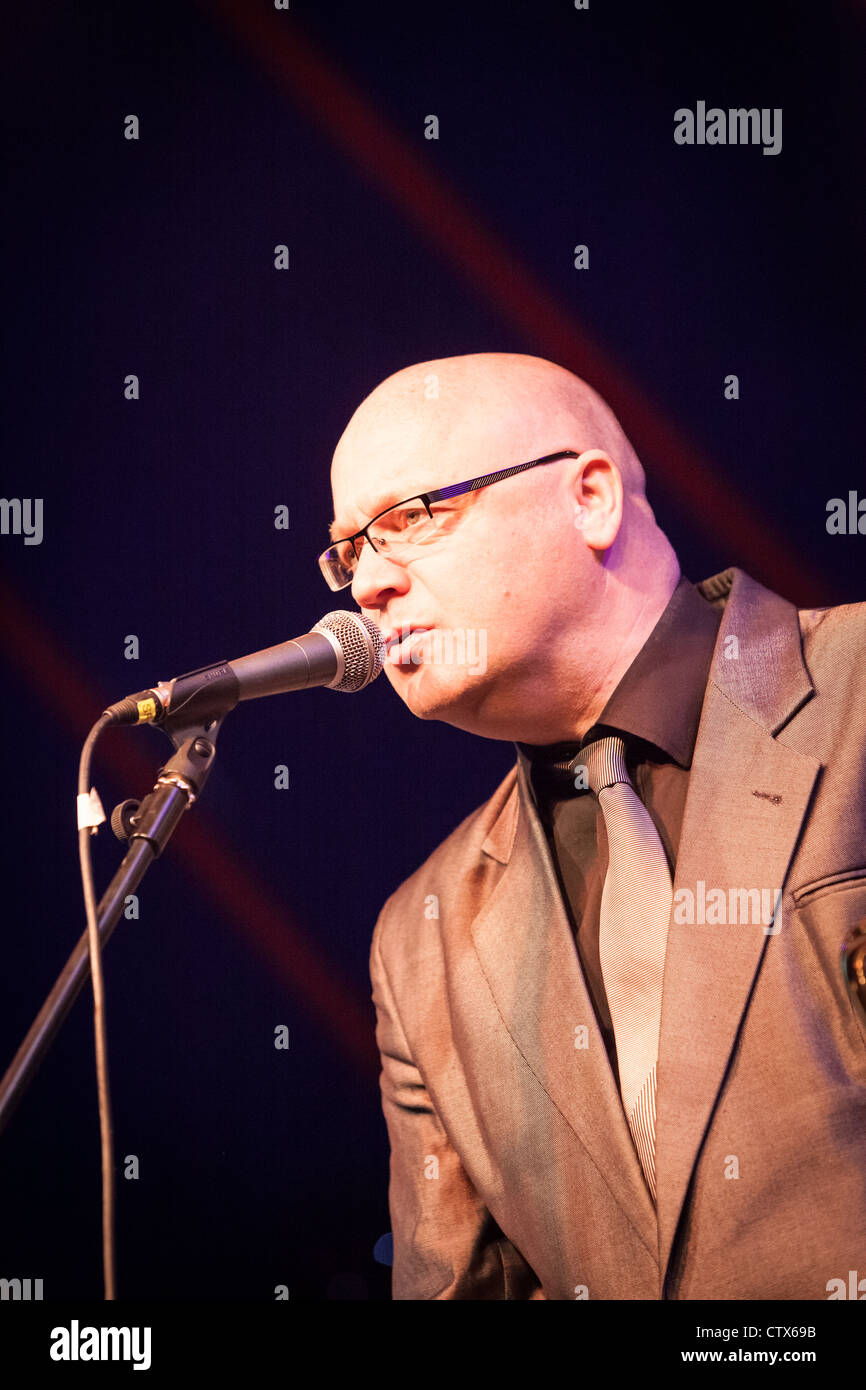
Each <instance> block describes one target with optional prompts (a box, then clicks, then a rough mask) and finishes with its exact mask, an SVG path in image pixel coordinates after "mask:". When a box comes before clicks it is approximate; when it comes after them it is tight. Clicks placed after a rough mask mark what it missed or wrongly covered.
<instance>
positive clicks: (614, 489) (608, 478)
mask: <svg viewBox="0 0 866 1390" xmlns="http://www.w3.org/2000/svg"><path fill="white" fill-rule="evenodd" d="M571 473H572V477H571V496H572V502H573V506H574V524H575V527H576V528H577V530H579V531H580V532H582V534H583V538H584V540H585V541H586V544H587V545H588V546H589V548H590V549H591V550H609V549H610V547H611V546H612V545H613V543H614V541H615V540H616V538H617V534H618V532H619V528H620V525H621V523H622V506H623V486H622V475H621V473H620V471H619V468H618V467H617V465H616V464H615V463H614V461H613V459H612V458H611V456H610V454H608V453H605V451H604V449H585V450H584V451H583V453H582V454H581V455H580V456H579V457H578V458H576V459H575V460H574V462H573V463H572V465H571Z"/></svg>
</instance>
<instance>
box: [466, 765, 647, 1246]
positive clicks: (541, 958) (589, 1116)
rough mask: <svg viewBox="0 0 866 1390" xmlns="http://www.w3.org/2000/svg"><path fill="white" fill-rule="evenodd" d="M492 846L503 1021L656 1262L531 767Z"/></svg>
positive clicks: (495, 985)
mask: <svg viewBox="0 0 866 1390" xmlns="http://www.w3.org/2000/svg"><path fill="white" fill-rule="evenodd" d="M483 849H484V851H485V852H486V853H487V854H490V855H492V857H493V858H495V859H498V860H499V861H500V862H501V863H504V864H505V865H506V869H505V872H504V873H503V874H502V875H501V877H500V879H499V882H498V884H497V885H496V888H495V889H494V891H493V893H492V894H491V896H490V898H489V899H488V901H487V903H486V904H485V906H484V907H483V908H482V910H481V912H480V913H479V914H478V916H477V917H476V918H475V920H474V921H473V922H472V926H471V930H472V937H473V940H474V943H475V949H476V951H477V954H478V957H479V960H480V963H481V967H482V969H483V971H484V974H485V976H486V978H487V981H488V984H489V986H490V989H491V992H492V994H493V997H494V999H495V1001H496V1005H497V1008H498V1010H499V1013H500V1015H501V1017H502V1021H503V1023H504V1025H505V1028H506V1029H507V1030H508V1032H509V1034H510V1036H511V1038H512V1039H513V1041H514V1043H515V1045H516V1046H517V1048H518V1049H519V1051H520V1053H521V1055H522V1056H523V1058H524V1059H525V1061H526V1062H527V1064H528V1066H529V1067H530V1068H531V1070H532V1072H533V1074H534V1076H535V1077H536V1079H537V1080H538V1082H539V1083H540V1084H541V1086H542V1087H543V1088H544V1089H545V1091H546V1092H547V1094H548V1096H549V1097H550V1099H551V1102H552V1103H553V1104H554V1105H555V1106H556V1108H557V1109H558V1110H559V1111H560V1113H561V1114H562V1115H563V1116H564V1117H565V1119H566V1121H567V1122H568V1124H569V1125H570V1126H571V1128H572V1130H573V1131H574V1133H575V1135H576V1136H577V1138H578V1140H579V1141H580V1144H581V1145H582V1147H583V1148H584V1150H585V1151H586V1153H587V1154H588V1155H589V1157H590V1159H591V1160H592V1162H593V1163H594V1164H595V1166H596V1168H597V1169H598V1170H599V1172H600V1173H602V1174H603V1175H604V1177H605V1180H606V1182H607V1184H608V1187H609V1188H610V1191H611V1193H612V1195H613V1197H614V1198H615V1200H616V1201H617V1202H618V1203H619V1205H620V1207H621V1208H622V1209H623V1211H624V1212H625V1213H626V1215H627V1216H628V1219H629V1220H630V1221H631V1223H632V1225H633V1226H634V1227H635V1229H636V1231H637V1232H638V1234H639V1236H640V1238H641V1240H642V1241H643V1242H644V1244H645V1245H646V1247H647V1249H648V1250H649V1251H650V1252H651V1254H652V1256H653V1258H654V1259H655V1258H656V1255H657V1249H658V1232H657V1223H656V1216H655V1211H654V1209H653V1204H652V1200H651V1198H650V1195H649V1193H648V1191H647V1188H646V1184H645V1183H644V1179H643V1175H642V1173H641V1169H640V1164H639V1162H638V1159H637V1155H636V1154H635V1151H634V1146H633V1144H632V1140H631V1135H630V1134H629V1130H628V1126H627V1124H626V1120H625V1115H624V1113H623V1109H622V1104H621V1101H620V1096H619V1091H618V1089H617V1086H616V1083H615V1080H614V1077H613V1073H612V1072H611V1069H610V1064H609V1062H608V1059H607V1052H606V1050H605V1046H604V1040H603V1038H602V1036H601V1032H600V1030H599V1028H598V1025H597V1023H596V1020H595V1013H594V1010H593V1007H592V1003H591V1001H590V998H589V994H588V992H587V989H586V985H585V983H584V979H583V974H582V971H581V969H580V963H579V959H578V956H577V950H576V947H575V944H574V939H573V936H572V931H571V925H570V923H569V920H568V917H567V915H566V911H565V907H564V905H563V901H562V896H561V891H560V888H559V883H558V881H557V877H556V871H555V868H554V866H553V862H552V858H551V853H550V848H549V846H548V843H547V837H546V835H545V832H544V827H543V825H542V824H541V821H540V819H539V816H538V812H537V810H536V807H535V804H534V800H533V797H532V792H531V788H530V787H529V785H528V781H527V777H526V772H525V769H524V768H523V767H522V766H518V770H517V781H516V785H515V786H514V788H513V790H512V793H511V796H510V797H509V798H508V800H507V801H506V803H505V805H504V807H503V809H502V812H501V814H500V816H499V817H498V819H497V821H496V822H495V823H494V826H493V827H492V829H491V831H490V833H489V835H488V837H487V839H486V841H485V843H484V845H483ZM580 1026H583V1027H585V1028H586V1030H587V1039H588V1046H586V1047H584V1048H580V1049H578V1048H575V1031H574V1030H575V1027H580ZM575 1200H576V1201H577V1200H579V1189H578V1188H577V1187H576V1188H575Z"/></svg>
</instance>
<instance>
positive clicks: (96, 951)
mask: <svg viewBox="0 0 866 1390" xmlns="http://www.w3.org/2000/svg"><path fill="white" fill-rule="evenodd" d="M113 723H115V719H114V718H113V716H112V715H110V714H103V715H102V716H101V717H100V718H99V719H98V720H97V721H96V723H95V724H94V726H93V728H92V729H91V730H90V733H89V734H88V735H87V738H86V739H85V741H84V747H83V748H82V750H81V760H80V762H79V765H78V795H79V798H80V797H82V796H85V797H88V798H89V796H90V763H91V759H92V757H93V750H94V748H95V747H96V741H97V739H98V738H99V736H100V734H101V733H102V731H103V729H105V728H106V727H107V726H108V725H109V724H113ZM78 806H79V830H78V858H79V862H80V865H81V887H82V891H83V893H84V909H85V912H86V914H87V937H88V946H89V954H90V975H91V979H92V981H93V1034H94V1041H95V1045H96V1083H97V1090H98V1094H99V1135H100V1143H101V1151H102V1264H103V1278H104V1284H105V1298H106V1299H107V1300H109V1299H114V1298H115V1297H116V1294H115V1271H114V1136H113V1131H112V1124H111V1099H110V1095H109V1090H108V1054H107V1048H106V1042H105V995H104V991H103V984H102V956H101V953H100V948H99V927H98V923H97V919H96V893H95V891H94V886H93V863H92V859H91V853H90V839H91V835H92V834H93V833H95V829H96V827H93V826H90V825H81V824H80V821H81V802H80V800H79V802H78Z"/></svg>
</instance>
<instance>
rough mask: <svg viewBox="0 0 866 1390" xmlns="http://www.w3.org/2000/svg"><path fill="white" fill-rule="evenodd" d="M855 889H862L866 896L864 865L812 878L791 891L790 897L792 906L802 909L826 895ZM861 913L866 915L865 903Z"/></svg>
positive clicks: (865, 868)
mask: <svg viewBox="0 0 866 1390" xmlns="http://www.w3.org/2000/svg"><path fill="white" fill-rule="evenodd" d="M857 888H860V889H862V890H863V892H864V894H866V864H861V865H860V866H859V868H856V869H842V870H840V871H839V872H838V873H835V874H824V875H823V877H821V878H813V879H811V880H810V881H809V882H808V883H804V884H803V885H802V886H801V887H800V888H794V889H792V892H791V896H792V898H793V899H794V906H795V907H802V906H803V905H804V904H805V903H812V902H814V901H815V900H816V899H817V898H819V897H823V895H824V894H826V893H835V892H838V891H842V890H851V889H854V890H856V889H857ZM863 912H864V915H866V901H864V903H863Z"/></svg>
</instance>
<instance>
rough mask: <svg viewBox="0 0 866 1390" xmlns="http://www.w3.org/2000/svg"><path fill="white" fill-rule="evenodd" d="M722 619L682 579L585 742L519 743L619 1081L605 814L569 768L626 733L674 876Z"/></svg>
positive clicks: (631, 766)
mask: <svg viewBox="0 0 866 1390" xmlns="http://www.w3.org/2000/svg"><path fill="white" fill-rule="evenodd" d="M720 622H721V608H714V607H713V605H712V604H711V603H709V602H708V600H707V599H705V598H703V597H702V596H701V594H700V593H699V592H698V590H697V589H696V588H695V586H694V585H693V584H692V583H691V581H690V580H688V579H686V578H685V577H684V576H681V577H680V580H679V583H678V584H677V587H676V589H675V590H674V592H673V594H672V595H671V598H670V601H669V603H668V605H667V607H666V608H665V610H664V612H663V613H662V615H661V617H660V618H659V620H658V622H657V623H656V625H655V627H654V628H653V630H652V632H651V633H650V635H649V637H648V638H647V640H646V642H645V643H644V645H643V646H642V647H641V649H640V651H639V652H638V654H637V656H636V657H635V658H634V660H633V662H632V663H631V665H630V666H629V668H628V670H627V671H626V672H625V674H624V675H623V677H622V679H621V680H620V682H619V685H618V686H617V687H616V689H615V690H614V692H613V694H612V695H611V696H610V699H609V700H608V702H607V704H606V705H605V707H604V709H603V711H602V713H601V715H600V716H599V719H598V721H597V723H596V724H594V725H593V727H592V728H591V729H588V730H587V732H586V734H585V736H584V738H583V739H582V740H581V741H580V742H572V743H557V744H547V745H544V746H541V745H535V744H526V743H518V744H516V745H515V746H516V748H517V756H518V759H520V760H521V761H522V762H523V764H524V766H525V767H526V769H527V771H528V772H529V774H530V777H529V782H530V786H531V787H532V791H533V796H534V799H535V803H536V806H537V807H538V812H539V815H540V817H541V820H542V823H543V825H544V828H545V831H546V833H547V838H548V842H549V843H550V847H551V853H552V856H553V862H554V865H555V867H556V871H557V875H558V878H559V884H560V888H561V890H562V895H563V899H564V902H565V905H566V910H567V911H568V915H569V919H570V921H571V926H572V931H573V932H574V938H575V944H576V946H577V952H578V957H579V960H580V964H581V968H582V970H583V974H584V978H585V980H586V984H587V989H588V991H589V995H590V998H591V999H592V1003H593V1007H594V1009H595V1013H596V1018H597V1020H598V1024H599V1027H600V1029H601V1033H602V1037H603V1038H604V1043H605V1047H606V1048H607V1055H608V1057H609V1059H610V1064H611V1068H612V1070H613V1073H614V1075H615V1076H616V1078H617V1084H619V1073H618V1070H617V1065H616V1048H615V1044H614V1034H613V1027H612V1025H611V1020H610V1011H609V1009H608V1004H607V997H606V995H605V990H604V982H603V979H602V973H601V964H600V960H599V950H598V929H599V917H600V911H601V892H602V888H603V886H604V878H605V874H606V873H607V837H606V835H605V828H604V817H603V816H602V813H601V807H600V805H599V803H598V800H597V798H596V797H595V796H593V795H592V793H591V792H589V791H580V790H575V787H574V776H573V774H572V773H570V772H569V771H567V769H566V764H567V763H568V762H569V761H570V760H571V759H572V758H575V757H576V756H577V754H578V753H579V751H580V749H581V748H585V747H586V746H587V745H588V744H590V743H594V742H595V740H596V739H598V738H601V737H603V736H604V735H606V734H610V733H617V734H620V735H621V736H622V737H623V738H624V739H625V744H626V762H627V766H628V770H629V774H630V776H631V779H632V781H633V783H634V786H635V789H636V791H637V793H638V795H639V796H640V797H641V799H642V801H643V803H644V805H645V806H646V808H647V810H648V811H649V813H650V815H651V816H652V819H653V823H654V824H655V827H656V829H657V830H658V833H659V836H660V838H661V842H662V844H663V845H664V848H665V853H666V854H667V858H668V864H669V866H670V870H671V877H672V878H673V875H674V870H675V868H676V860H677V851H678V849H679V840H680V831H681V830H682V824H683V812H684V809H685V802H686V792H687V790H688V785H689V770H690V768H691V762H692V754H693V752H694V747H695V739H696V738H697V732H698V724H699V722H700V717H701V707H702V705H703V700H704V692H705V690H706V685H707V678H708V675H709V670H710V662H711V660H712V655H713V649H714V647H715V642H716V637H717V635H718V630H719V624H720Z"/></svg>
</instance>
